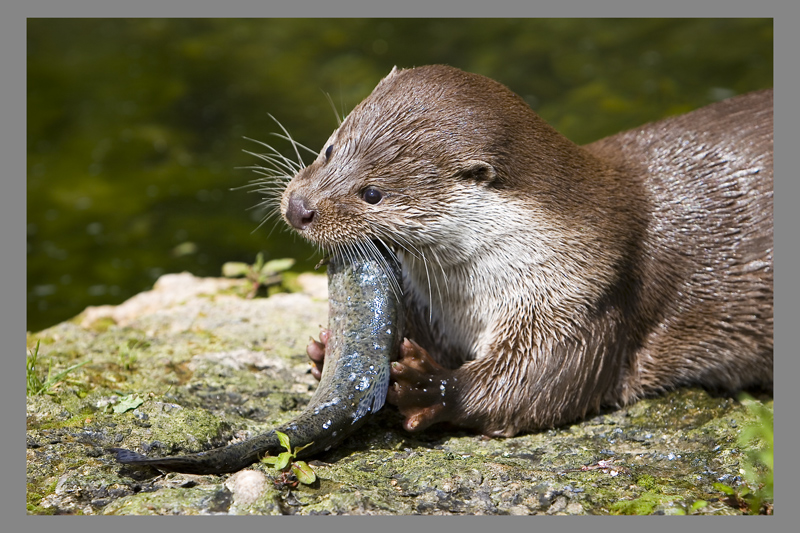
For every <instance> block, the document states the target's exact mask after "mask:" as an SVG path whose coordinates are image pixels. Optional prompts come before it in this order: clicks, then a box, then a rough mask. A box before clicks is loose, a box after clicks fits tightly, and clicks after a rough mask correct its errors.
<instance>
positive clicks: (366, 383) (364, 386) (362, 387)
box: [356, 376, 369, 390]
mask: <svg viewBox="0 0 800 533" xmlns="http://www.w3.org/2000/svg"><path fill="white" fill-rule="evenodd" d="M368 388H369V378H368V377H366V376H364V377H363V378H361V381H360V382H359V384H358V385H356V389H357V390H367V389H368Z"/></svg>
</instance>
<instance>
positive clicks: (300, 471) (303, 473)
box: [292, 461, 317, 485]
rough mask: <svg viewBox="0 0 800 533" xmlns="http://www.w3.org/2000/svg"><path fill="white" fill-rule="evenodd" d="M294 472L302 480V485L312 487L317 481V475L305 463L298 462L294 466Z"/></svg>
mask: <svg viewBox="0 0 800 533" xmlns="http://www.w3.org/2000/svg"><path fill="white" fill-rule="evenodd" d="M292 472H294V475H295V476H297V479H298V480H300V483H304V484H306V485H311V484H312V483H314V481H316V479H317V475H316V474H315V473H314V471H313V470H312V469H311V467H310V466H309V465H308V463H306V462H305V461H297V462H296V463H293V464H292Z"/></svg>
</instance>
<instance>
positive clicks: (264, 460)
mask: <svg viewBox="0 0 800 533" xmlns="http://www.w3.org/2000/svg"><path fill="white" fill-rule="evenodd" d="M261 462H262V463H265V464H268V465H272V466H275V463H277V462H278V458H277V457H272V456H271V455H265V456H264V457H262V458H261Z"/></svg>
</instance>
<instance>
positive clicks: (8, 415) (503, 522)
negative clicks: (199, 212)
mask: <svg viewBox="0 0 800 533" xmlns="http://www.w3.org/2000/svg"><path fill="white" fill-rule="evenodd" d="M681 4H682V5H680V6H676V4H675V3H674V2H671V3H669V4H659V5H653V4H650V5H646V6H645V5H643V4H641V3H638V2H632V1H630V0H616V1H604V2H589V1H586V0H580V1H575V0H563V1H561V2H558V3H557V4H556V3H553V4H551V5H541V4H539V3H537V4H534V3H530V4H527V3H526V4H523V3H522V2H521V0H510V1H507V0H499V1H498V0H495V1H492V2H490V3H482V5H480V6H477V5H475V2H470V5H469V6H464V5H463V4H461V3H459V4H456V0H444V1H436V0H434V1H431V0H428V1H426V2H424V3H423V2H412V3H411V4H409V3H408V2H403V3H402V4H398V3H394V4H392V5H377V4H376V3H374V2H368V1H366V0H347V1H341V0H340V1H338V2H335V3H334V2H329V3H323V2H322V1H320V0H313V1H308V0H295V1H293V2H280V3H279V2H275V1H274V0H267V1H265V2H264V1H262V2H256V1H253V0H227V1H225V2H212V1H209V0H195V1H192V2H189V1H188V0H176V1H171V0H160V1H158V0H156V1H154V0H139V1H137V2H135V3H133V2H124V3H123V2H108V1H106V2H103V1H102V0H60V1H59V0H28V1H27V2H24V3H23V2H13V3H12V5H10V6H9V5H8V4H5V5H4V7H2V14H3V16H2V17H0V40H2V46H0V56H2V65H3V67H4V68H3V70H4V75H3V77H2V81H0V87H2V92H0V94H2V95H3V98H2V99H0V102H2V103H1V104H0V105H2V108H1V109H2V113H1V114H0V116H2V117H3V127H2V133H3V142H2V143H0V146H1V147H2V148H1V149H2V153H3V156H5V157H3V161H4V162H5V163H6V165H5V172H4V174H5V179H2V180H0V187H2V194H0V216H2V218H3V220H2V222H3V223H2V224H0V233H2V241H0V242H2V244H3V248H4V249H5V250H6V253H5V254H4V256H3V257H4V258H3V260H2V272H3V273H4V274H5V275H3V276H2V278H0V299H2V302H3V305H2V310H3V320H2V321H0V324H1V326H0V327H2V333H3V336H2V338H4V339H10V340H11V345H10V347H8V348H6V357H5V358H6V359H8V360H9V361H10V364H11V367H10V370H11V371H10V372H7V373H6V372H3V373H2V374H0V391H2V395H3V400H4V401H3V402H2V403H1V404H0V406H1V408H2V413H3V421H9V422H11V421H13V423H14V427H18V426H17V424H22V414H21V413H22V412H23V411H24V409H23V407H24V405H23V404H24V401H23V398H24V393H23V392H22V390H21V389H22V380H21V379H19V377H20V376H22V372H23V369H22V357H21V354H22V352H23V350H24V346H22V345H21V344H22V343H21V342H20V341H21V337H22V332H23V331H24V330H25V313H24V312H18V311H16V309H19V308H20V307H22V308H23V309H24V306H25V305H26V296H25V283H24V280H25V278H26V266H25V265H26V264H25V248H26V242H25V222H26V207H25V206H26V179H25V178H24V176H25V175H26V170H25V169H26V166H25V159H24V156H23V155H22V154H25V137H24V136H23V135H21V134H20V132H24V131H26V105H25V99H26V97H25V87H26V56H25V50H26V31H27V23H26V19H27V18H29V17H30V18H37V17H79V16H91V17H114V16H116V17H130V16H144V15H146V16H166V17H187V16H188V17H264V16H269V17H286V16H301V17H302V16H308V15H309V14H312V15H313V16H315V17H325V16H328V17H343V16H425V17H436V16H442V17H447V16H452V15H453V12H454V9H453V7H455V6H456V5H458V9H457V14H458V15H459V16H470V17H480V16H487V17H498V16H510V17H557V16H563V17H573V16H595V17H596V16H601V17H604V16H625V17H631V16H637V17H638V16H676V13H677V14H680V15H682V16H692V17H703V16H704V17H714V16H720V15H723V16H726V17H731V16H737V17H744V16H760V17H764V16H767V17H774V19H775V55H774V61H775V65H776V67H780V68H776V69H775V81H776V83H775V85H780V88H778V90H777V91H776V98H775V105H776V108H777V110H778V112H777V113H776V114H775V129H776V132H777V135H776V142H775V152H776V153H777V155H778V157H777V158H776V161H775V162H776V168H777V169H778V172H777V178H776V181H775V190H776V191H777V192H779V193H780V194H776V195H775V204H776V206H775V219H776V224H775V225H776V230H777V231H776V232H775V239H776V242H780V243H781V247H780V248H779V250H780V251H779V252H778V253H777V254H775V259H776V262H779V263H780V265H781V266H780V267H778V268H777V272H778V276H777V278H776V289H777V287H778V285H779V286H780V289H781V290H776V308H777V312H776V339H775V341H776V342H775V352H776V358H775V369H776V372H775V391H776V396H779V397H780V399H781V404H782V405H786V406H792V405H796V404H797V401H798V398H797V395H798V393H799V392H800V388H799V387H793V386H791V385H790V379H791V378H792V377H793V376H798V371H797V367H798V358H797V357H796V356H792V355H791V353H792V352H791V350H792V349H791V346H792V345H793V342H792V341H793V339H792V335H791V333H790V332H791V331H792V329H795V328H796V327H797V326H796V323H795V322H794V317H795V316H796V315H795V313H793V312H792V311H793V310H796V308H797V305H796V302H797V299H798V289H797V288H796V283H793V282H791V281H788V280H787V279H786V278H781V273H782V272H783V270H782V269H784V268H788V265H789V264H790V263H791V262H792V260H796V258H795V257H794V255H796V254H797V246H793V245H791V241H792V239H791V235H792V233H795V234H796V233H797V232H796V231H794V232H793V231H792V228H794V227H796V224H798V222H797V220H796V219H797V216H798V215H797V213H798V210H797V209H796V208H793V207H794V206H793V205H792V203H793V201H794V200H796V199H797V194H796V192H797V188H798V183H797V182H798V180H796V179H792V178H791V177H790V176H791V175H792V174H791V172H792V170H791V169H790V167H789V164H788V158H787V157H786V156H785V154H790V153H792V152H793V150H796V144H797V138H798V137H797V129H798V128H797V124H798V113H800V106H798V105H797V104H796V103H792V102H791V101H790V94H792V95H793V94H794V93H789V90H790V87H791V86H796V79H795V78H796V76H797V73H798V68H797V59H796V58H797V55H798V54H797V52H796V50H798V49H800V47H798V44H797V42H796V41H797V32H796V30H794V31H793V26H794V25H795V23H796V22H797V20H798V17H796V16H792V15H796V14H797V12H798V10H797V9H792V8H791V3H790V2H787V1H781V2H778V1H775V0H767V1H766V2H759V3H758V4H757V5H754V4H753V3H752V2H747V3H745V2H744V1H743V0H737V1H736V2H735V5H731V4H732V2H725V3H723V2H722V1H721V0H709V1H707V0H695V1H694V2H691V3H688V2H687V3H681ZM676 10H677V11H676ZM792 42H794V43H795V44H794V45H792V44H791V43H792ZM793 65H794V66H793ZM777 82H780V83H777ZM784 90H785V91H786V93H785V94H786V95H787V96H786V98H784V97H783V95H784V92H783V91H784ZM795 173H796V171H795ZM793 220H794V222H793ZM796 240H797V239H796V237H795V239H794V241H795V242H796ZM17 251H19V252H20V254H19V255H16V252H17ZM777 280H781V281H780V283H779V282H778V281H777ZM16 342H20V345H17V344H16ZM797 418H798V416H797V410H795V409H791V408H785V407H780V408H779V410H778V416H777V419H776V421H777V425H778V426H779V427H778V430H777V431H776V435H777V436H778V441H779V443H778V444H777V445H776V455H778V457H779V462H778V464H780V469H779V472H778V474H777V476H776V480H775V484H776V487H779V488H776V490H775V494H776V498H775V499H776V501H778V502H780V503H778V504H777V505H776V510H777V513H778V516H774V517H752V518H749V517H736V518H723V517H717V518H710V517H708V518H705V519H696V518H694V519H693V518H684V520H693V524H692V525H693V526H695V527H697V526H699V527H702V528H704V529H707V528H708V529H712V530H720V531H721V530H723V528H724V530H725V531H730V530H731V529H733V530H742V531H744V530H753V529H755V528H759V529H763V528H768V529H772V528H775V529H777V528H780V529H781V530H790V528H789V527H784V526H786V524H787V523H788V522H789V521H790V520H791V518H790V517H789V514H790V513H789V512H790V511H791V510H790V509H789V508H788V507H786V503H787V502H788V497H787V496H788V495H789V494H792V492H790V491H789V488H790V480H794V479H796V474H797V473H798V468H797V466H798V460H797V459H795V458H794V456H793V454H792V453H791V448H790V447H789V446H788V443H790V442H792V441H793V440H794V439H796V437H797V435H796V433H797V429H796V428H797V427H798V424H797ZM20 440H21V439H20V436H19V434H18V433H17V432H16V431H13V430H12V431H5V432H3V436H2V441H0V442H1V443H2V450H4V451H5V453H3V454H2V456H1V457H0V461H2V466H3V468H2V472H9V473H10V475H6V476H4V479H5V480H7V482H6V483H5V484H4V487H3V494H4V496H7V497H3V498H2V500H0V501H2V509H3V511H6V512H5V513H3V514H4V516H5V517H7V520H10V521H11V522H10V523H9V524H8V525H7V526H5V528H8V529H7V530H9V531H21V530H27V529H34V528H35V529H36V530H41V529H44V528H52V529H53V530H55V529H56V528H58V530H59V531H61V530H63V529H65V528H66V529H67V530H68V531H69V530H72V529H73V528H74V529H75V530H78V529H80V530H81V531H90V532H91V531H107V530H108V529H109V528H110V527H113V528H114V529H115V530H121V531H128V530H130V531H139V530H140V529H141V528H142V527H143V526H144V525H145V524H144V520H147V519H145V518H140V517H113V518H111V517H109V518H100V517H93V518H84V517H71V518H66V517H32V516H27V515H26V514H25V511H24V507H23V506H22V505H21V503H22V502H21V501H20V500H21V499H22V494H21V493H22V491H21V483H20V482H19V481H18V480H20V478H21V477H22V475H23V474H24V469H25V467H24V463H23V462H22V461H21V457H20V456H21V448H22V447H21V446H20V442H19V441H20ZM781 504H783V505H781ZM151 520H155V521H156V522H158V524H157V526H158V527H165V528H166V527H169V528H170V531H184V530H186V531H192V532H193V533H195V532H197V531H206V530H208V531H218V530H219V528H220V525H221V522H220V520H225V518H222V517H202V518H189V517H184V518H181V519H176V520H172V521H171V522H170V523H169V524H166V520H169V519H167V518H153V519H151ZM228 520H233V521H234V522H233V523H234V524H235V525H236V526H238V527H252V526H254V525H256V526H257V527H262V528H266V529H270V528H297V527H301V529H306V528H314V527H320V528H321V527H325V528H326V529H327V528H330V527H333V528H334V529H336V530H338V529H344V528H347V529H348V530H353V529H355V530H366V529H367V528H369V529H370V530H371V529H373V528H374V527H375V526H376V525H377V526H379V527H381V528H386V527H389V528H390V529H391V530H394V529H395V528H397V529H399V528H401V527H406V528H407V527H409V525H412V527H413V526H414V524H411V521H412V520H424V521H425V522H427V523H426V526H434V524H433V523H432V521H433V520H437V523H436V524H435V526H434V527H436V528H442V527H444V528H446V529H452V530H456V528H458V529H459V530H460V529H462V528H468V529H473V528H474V529H476V530H478V529H481V530H483V529H485V528H486V527H487V526H488V525H489V524H487V523H486V522H485V521H487V520H491V521H492V522H491V526H492V527H502V528H504V529H507V530H510V531H515V530H524V531H530V530H533V529H534V528H536V529H539V528H543V527H544V528H547V529H551V528H556V529H561V528H564V529H570V530H573V529H575V528H576V527H587V526H588V527H591V528H592V529H595V528H598V527H600V528H602V529H603V530H605V529H609V530H611V529H613V530H615V531H616V530H633V529H634V528H635V529H637V530H639V529H641V528H643V527H646V528H648V529H657V530H660V529H663V530H665V531H668V530H672V529H674V528H675V527H676V526H677V524H676V523H675V522H674V521H675V520H681V519H680V518H673V519H657V518H654V517H631V518H629V517H624V518H622V517H606V518H593V517H571V518H567V519H558V518H556V517H534V518H526V517H491V518H490V517H448V518H447V519H436V518H419V519H416V518H414V517H386V518H378V517H367V518H360V517H343V518H341V519H333V518H328V517H305V518H302V519H300V520H301V522H297V523H296V522H292V523H289V522H285V520H291V518H288V517H281V518H278V517H271V518H264V519H261V520H262V521H259V523H258V524H256V523H255V522H254V520H257V519H256V518H253V517H250V518H248V517H231V518H229V519H228ZM331 520H335V522H332V521H331ZM530 520H534V521H530ZM665 520H666V521H667V522H669V523H665V522H664V521H665ZM696 520H703V522H702V524H700V523H699V522H696ZM751 520H758V522H757V523H756V522H753V521H751ZM378 521H380V522H378ZM226 524H227V522H226ZM5 528H4V529H5ZM134 528H135V529H134Z"/></svg>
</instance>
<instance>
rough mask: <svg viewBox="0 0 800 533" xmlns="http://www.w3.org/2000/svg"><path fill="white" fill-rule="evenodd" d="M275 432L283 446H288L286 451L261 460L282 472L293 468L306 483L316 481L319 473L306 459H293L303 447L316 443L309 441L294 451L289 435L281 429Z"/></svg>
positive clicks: (295, 473)
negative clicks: (315, 471) (316, 472)
mask: <svg viewBox="0 0 800 533" xmlns="http://www.w3.org/2000/svg"><path fill="white" fill-rule="evenodd" d="M275 433H276V434H277V435H278V440H279V441H280V443H281V446H283V447H284V448H286V451H285V452H281V453H280V454H278V456H277V457H272V456H269V455H268V456H266V457H264V458H263V459H261V462H262V463H266V464H268V465H272V466H274V467H275V468H277V469H278V470H281V471H282V472H289V471H290V470H291V472H292V473H293V474H294V475H295V476H297V480H298V481H300V483H304V484H306V485H311V484H312V483H314V481H316V479H317V475H316V474H315V473H314V470H313V469H312V468H311V467H310V466H309V465H308V463H306V462H305V461H292V459H294V458H295V457H297V454H298V453H299V452H300V450H302V449H303V448H308V447H309V446H311V445H312V444H314V443H313V442H309V443H308V444H306V445H305V446H298V447H297V448H295V449H294V451H292V448H291V445H290V443H289V436H288V435H287V434H286V433H283V432H281V431H276V432H275ZM290 463H291V465H290Z"/></svg>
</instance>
